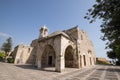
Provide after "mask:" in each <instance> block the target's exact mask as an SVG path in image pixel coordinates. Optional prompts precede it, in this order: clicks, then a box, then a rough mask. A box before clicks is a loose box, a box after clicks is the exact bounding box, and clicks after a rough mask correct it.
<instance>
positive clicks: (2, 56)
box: [0, 52, 5, 61]
mask: <svg viewBox="0 0 120 80" xmlns="http://www.w3.org/2000/svg"><path fill="white" fill-rule="evenodd" d="M4 58H5V54H4V53H3V52H0V61H1V60H3V59H4Z"/></svg>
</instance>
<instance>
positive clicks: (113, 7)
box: [84, 0, 120, 62]
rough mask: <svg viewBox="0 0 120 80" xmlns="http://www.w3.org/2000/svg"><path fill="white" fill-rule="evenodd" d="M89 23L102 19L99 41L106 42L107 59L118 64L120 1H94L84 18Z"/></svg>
mask: <svg viewBox="0 0 120 80" xmlns="http://www.w3.org/2000/svg"><path fill="white" fill-rule="evenodd" d="M84 18H86V19H88V20H90V23H92V22H94V21H96V19H102V24H101V32H102V33H103V34H104V35H103V36H102V37H101V39H102V40H103V41H104V40H107V41H108V42H107V43H106V48H107V49H109V50H110V51H108V52H107V55H108V57H109V58H113V57H114V58H117V59H118V61H119V62H120V0H96V3H95V4H94V5H93V7H92V8H90V9H88V12H87V13H86V16H85V17H84Z"/></svg>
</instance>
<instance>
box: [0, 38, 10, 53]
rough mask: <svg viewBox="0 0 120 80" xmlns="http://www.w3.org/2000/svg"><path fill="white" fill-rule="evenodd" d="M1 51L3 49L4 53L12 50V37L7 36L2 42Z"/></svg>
mask: <svg viewBox="0 0 120 80" xmlns="http://www.w3.org/2000/svg"><path fill="white" fill-rule="evenodd" d="M1 49H2V50H3V51H5V53H6V54H7V53H9V52H10V51H11V50H12V38H11V37H9V38H8V39H7V40H6V42H5V43H3V45H2V48H1Z"/></svg>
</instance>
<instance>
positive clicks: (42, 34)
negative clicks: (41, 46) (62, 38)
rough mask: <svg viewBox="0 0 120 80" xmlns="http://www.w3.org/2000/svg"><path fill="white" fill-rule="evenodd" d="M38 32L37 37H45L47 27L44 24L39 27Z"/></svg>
mask: <svg viewBox="0 0 120 80" xmlns="http://www.w3.org/2000/svg"><path fill="white" fill-rule="evenodd" d="M39 32H40V34H39V38H42V37H46V36H47V35H48V28H47V27H46V26H45V25H44V26H43V27H41V28H40V30H39Z"/></svg>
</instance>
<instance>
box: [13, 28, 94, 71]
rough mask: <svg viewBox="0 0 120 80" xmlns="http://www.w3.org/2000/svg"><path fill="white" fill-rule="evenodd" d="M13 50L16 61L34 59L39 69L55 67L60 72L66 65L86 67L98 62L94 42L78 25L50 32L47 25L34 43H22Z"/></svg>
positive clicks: (32, 62)
mask: <svg viewBox="0 0 120 80" xmlns="http://www.w3.org/2000/svg"><path fill="white" fill-rule="evenodd" d="M14 53H15V62H14V63H15V64H26V63H31V64H34V65H35V66H37V67H38V68H40V69H42V68H45V67H54V68H55V71H58V72H62V71H64V69H65V68H67V67H69V68H84V67H90V66H94V65H95V63H96V56H95V51H94V47H93V44H92V42H91V41H90V39H89V37H88V34H87V33H86V32H85V31H83V30H80V29H79V27H78V26H76V27H73V28H71V29H68V30H64V31H56V32H53V33H52V34H50V35H48V28H47V27H45V26H43V27H41V29H40V34H39V38H38V39H35V40H33V41H32V43H31V46H29V47H28V46H24V45H19V46H17V47H16V48H15V50H14ZM21 54H22V55H24V57H21ZM26 56H27V57H26ZM22 60H23V61H22Z"/></svg>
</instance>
